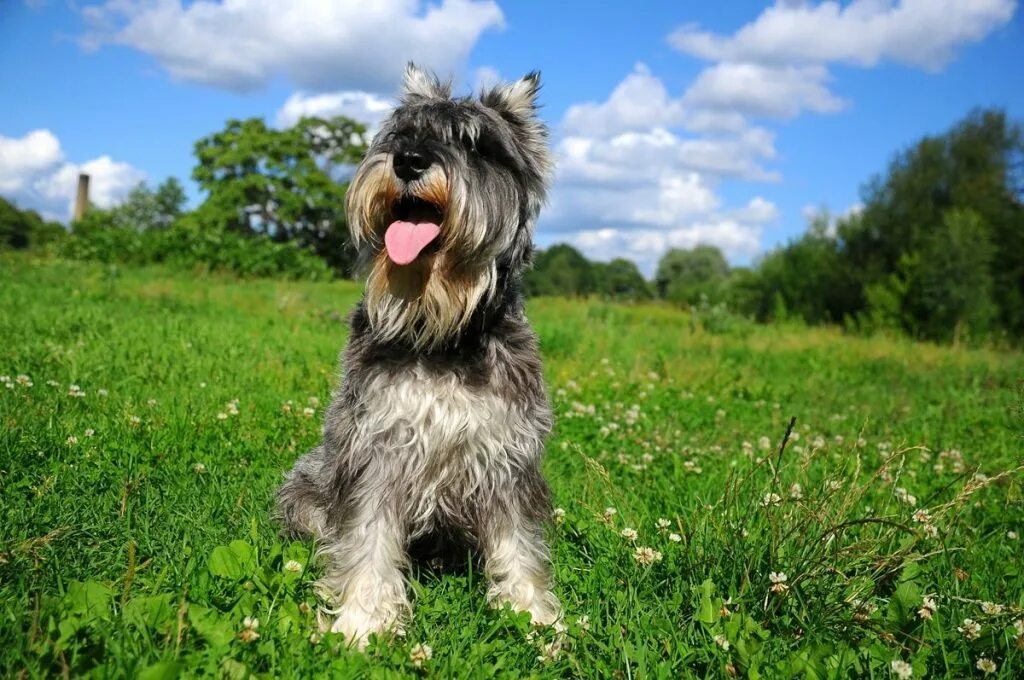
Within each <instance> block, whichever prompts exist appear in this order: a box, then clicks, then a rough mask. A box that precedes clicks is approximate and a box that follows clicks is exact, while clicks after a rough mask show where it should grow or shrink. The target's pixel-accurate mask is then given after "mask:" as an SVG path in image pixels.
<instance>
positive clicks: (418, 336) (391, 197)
mask: <svg viewBox="0 0 1024 680" xmlns="http://www.w3.org/2000/svg"><path fill="white" fill-rule="evenodd" d="M539 88H540V80H539V77H538V75H537V74H536V73H532V74H530V75H528V76H526V77H525V78H523V79H522V80H519V81H517V82H514V83H511V84H507V85H498V86H496V87H494V88H493V89H490V90H486V91H484V92H482V93H481V94H480V96H479V97H478V98H476V97H464V98H453V97H452V96H451V86H450V84H443V83H441V82H440V81H438V80H437V78H436V77H434V76H433V75H430V74H428V73H426V72H424V71H422V70H420V69H418V68H416V67H415V66H414V65H412V64H410V65H409V67H408V69H407V70H406V74H405V91H404V94H403V97H402V100H401V102H400V104H399V106H398V107H397V108H396V109H395V110H394V112H393V113H392V114H391V116H390V117H389V118H388V119H387V120H386V121H385V122H384V124H383V126H382V127H381V130H380V132H379V133H378V134H377V135H376V137H374V139H373V142H372V144H371V145H370V148H369V151H368V152H367V155H366V158H365V159H364V160H363V162H362V163H361V164H360V166H359V168H358V170H357V171H356V174H355V177H354V178H353V180H352V184H351V186H350V187H349V191H348V220H349V228H350V229H351V231H352V240H353V242H354V243H355V245H356V247H357V248H358V249H359V254H360V260H361V261H362V262H363V264H364V266H365V267H367V268H368V269H369V278H368V281H367V291H366V305H367V311H368V313H369V317H370V324H371V327H372V328H373V331H374V333H375V334H376V335H377V336H378V337H380V338H381V339H383V340H395V339H403V340H405V341H407V342H409V343H411V344H412V345H413V346H414V347H416V348H431V347H436V346H438V345H440V344H442V343H444V342H445V341H446V340H448V339H450V338H451V337H453V336H455V335H457V334H458V333H460V332H461V331H462V329H463V328H464V327H465V325H466V323H467V322H468V321H469V319H470V318H471V317H472V315H473V312H474V311H475V310H476V308H477V307H478V306H479V305H481V304H486V303H487V302H489V301H490V299H491V298H492V297H493V296H494V295H495V292H496V288H497V287H498V286H502V285H506V284H507V283H508V282H509V281H513V282H514V281H515V280H517V279H518V278H519V277H520V276H521V274H522V271H523V269H524V267H525V266H526V264H527V262H528V260H529V257H530V252H531V248H532V240H533V224H534V221H535V220H536V218H537V214H538V212H539V211H540V207H541V204H542V203H543V202H544V198H545V194H546V187H547V182H548V178H549V175H550V173H551V168H552V163H551V156H550V151H549V149H548V144H547V128H546V127H545V126H544V124H543V123H542V122H541V121H540V119H539V118H538V117H537V112H536V96H537V91H538V89H539Z"/></svg>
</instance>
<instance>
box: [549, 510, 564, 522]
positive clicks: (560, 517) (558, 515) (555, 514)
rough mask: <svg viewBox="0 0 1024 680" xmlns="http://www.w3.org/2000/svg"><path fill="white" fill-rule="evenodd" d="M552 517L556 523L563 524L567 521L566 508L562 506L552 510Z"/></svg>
mask: <svg viewBox="0 0 1024 680" xmlns="http://www.w3.org/2000/svg"><path fill="white" fill-rule="evenodd" d="M551 519H552V520H553V521H554V523H555V524H561V523H562V522H564V521H565V510H563V509H562V508H555V509H554V510H552V511H551Z"/></svg>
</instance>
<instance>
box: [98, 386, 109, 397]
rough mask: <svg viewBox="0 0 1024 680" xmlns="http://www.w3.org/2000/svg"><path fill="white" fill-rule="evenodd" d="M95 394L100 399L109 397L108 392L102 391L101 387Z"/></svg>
mask: <svg viewBox="0 0 1024 680" xmlns="http://www.w3.org/2000/svg"><path fill="white" fill-rule="evenodd" d="M96 394H97V395H98V396H101V397H105V396H107V395H109V394H110V392H108V391H107V390H105V389H103V388H102V387H101V388H100V389H98V390H96Z"/></svg>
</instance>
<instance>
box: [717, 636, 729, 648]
mask: <svg viewBox="0 0 1024 680" xmlns="http://www.w3.org/2000/svg"><path fill="white" fill-rule="evenodd" d="M714 640H715V644H716V645H718V646H719V647H721V648H722V649H724V650H725V651H727V652H728V651H729V641H728V640H727V639H726V638H725V636H724V635H716V636H715V637H714Z"/></svg>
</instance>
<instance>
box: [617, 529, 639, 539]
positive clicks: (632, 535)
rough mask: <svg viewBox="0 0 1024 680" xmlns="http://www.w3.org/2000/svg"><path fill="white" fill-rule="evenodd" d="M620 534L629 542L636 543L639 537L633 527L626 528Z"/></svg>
mask: <svg viewBox="0 0 1024 680" xmlns="http://www.w3.org/2000/svg"><path fill="white" fill-rule="evenodd" d="M619 534H620V535H621V536H622V537H623V538H625V539H626V540H628V541H635V540H636V538H637V536H638V534H637V532H636V529H634V528H632V527H626V528H624V529H623V530H622V531H620V532H619Z"/></svg>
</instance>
